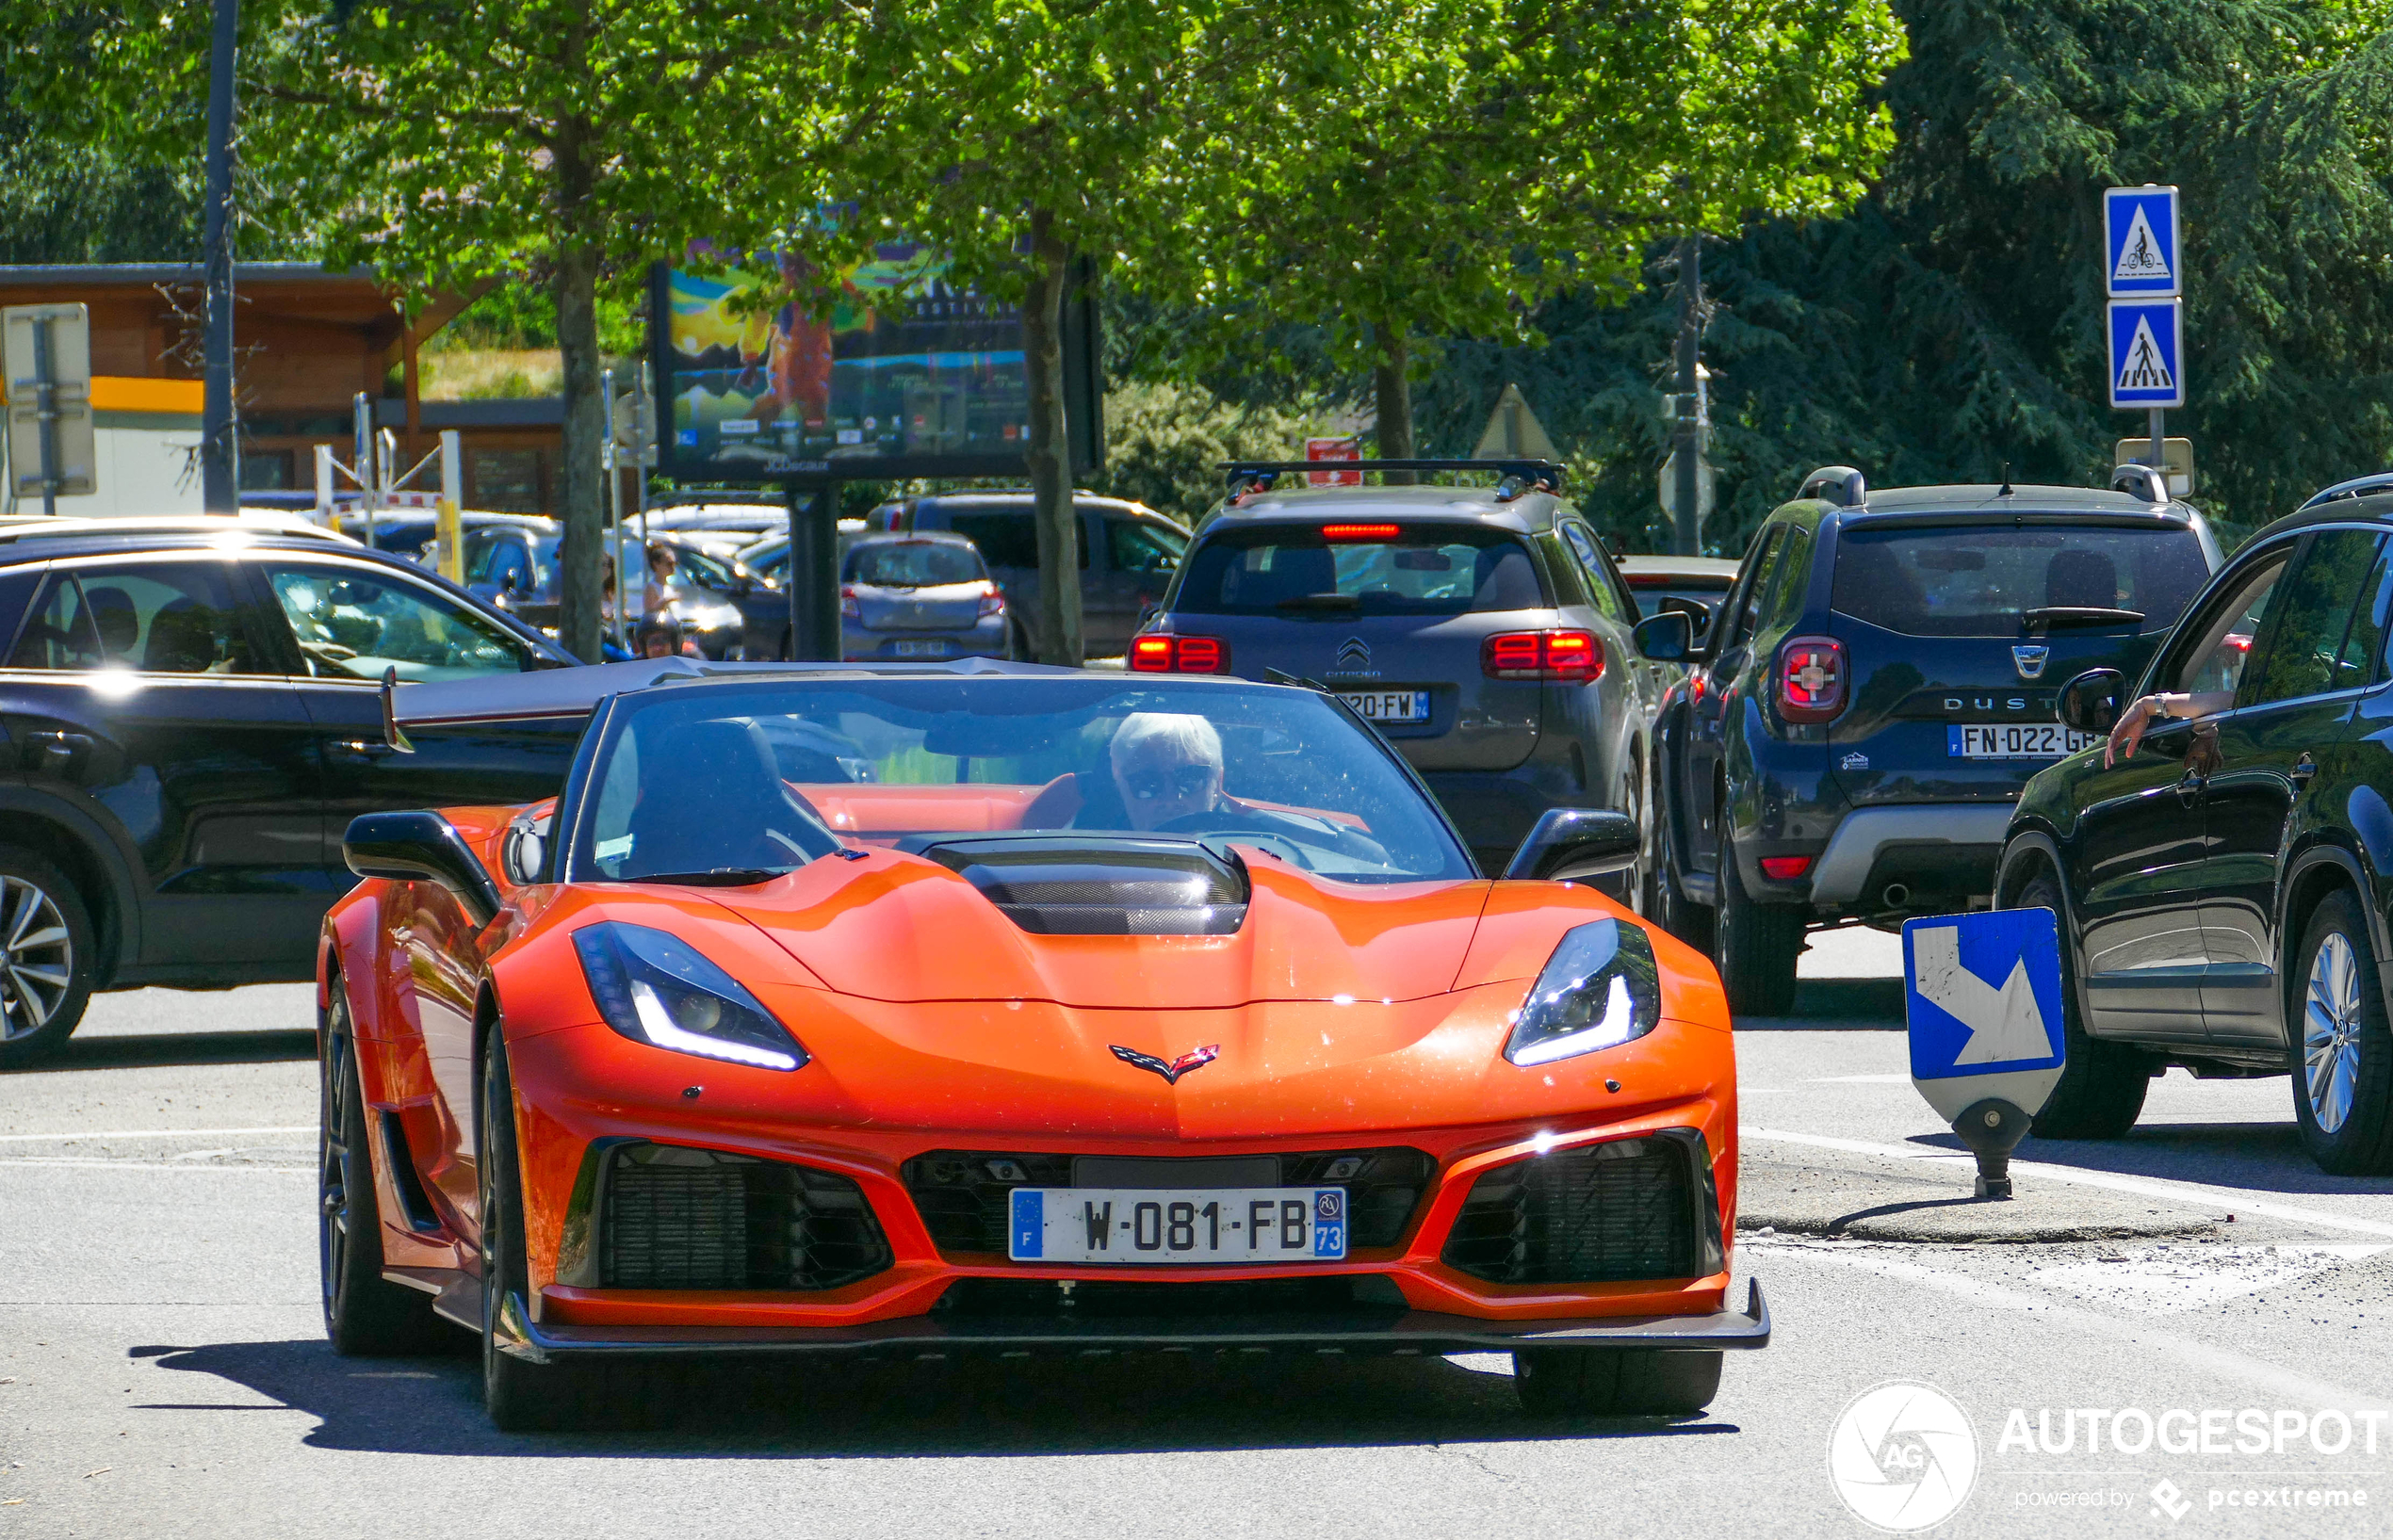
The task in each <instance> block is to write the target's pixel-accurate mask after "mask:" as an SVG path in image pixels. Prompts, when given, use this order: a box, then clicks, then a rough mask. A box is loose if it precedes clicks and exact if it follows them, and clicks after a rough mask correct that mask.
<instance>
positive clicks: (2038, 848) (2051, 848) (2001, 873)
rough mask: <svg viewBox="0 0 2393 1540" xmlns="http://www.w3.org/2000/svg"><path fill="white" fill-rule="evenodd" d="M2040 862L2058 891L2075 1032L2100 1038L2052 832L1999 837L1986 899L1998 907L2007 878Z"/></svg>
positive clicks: (2062, 860) (2065, 871) (2073, 901)
mask: <svg viewBox="0 0 2393 1540" xmlns="http://www.w3.org/2000/svg"><path fill="white" fill-rule="evenodd" d="M2033 859H2042V860H2043V861H2045V862H2047V863H2049V864H2050V865H2051V867H2052V870H2053V882H2054V883H2055V885H2057V886H2058V887H2059V889H2060V913H2059V915H2057V916H2054V917H2055V918H2056V919H2057V920H2059V925H2060V945H2061V947H2062V948H2064V950H2065V952H2066V954H2067V956H2068V959H2069V989H2070V993H2071V994H2073V995H2075V996H2076V997H2077V1023H2078V1028H2079V1029H2080V1030H2082V1031H2083V1032H2084V1033H2085V1034H2086V1035H2087V1036H2088V1037H2092V1038H2097V1039H2098V1038H2100V1037H2101V1035H2102V1034H2100V1033H2099V1032H2096V1031H2095V1030H2094V1029H2093V1012H2092V1007H2091V1006H2090V1004H2089V1003H2088V1001H2087V998H2086V956H2085V947H2084V945H2083V944H2082V942H2081V941H2080V939H2079V937H2078V934H2077V921H2076V906H2077V898H2076V894H2074V893H2072V892H2071V891H2070V889H2069V862H2068V859H2067V858H2066V857H2065V856H2063V855H2062V854H2061V852H2060V841H2059V839H2057V838H2055V837H2054V836H2053V835H2052V832H2051V831H2050V830H2048V829H2045V828H2043V827H2041V826H2039V825H2036V824H2029V825H2027V826H2026V827H2024V828H2013V829H2012V830H2010V833H2008V834H2006V835H2004V836H2003V842H2002V856H2001V858H2000V859H1999V860H1997V861H1996V862H1995V863H1994V891H1993V892H1992V894H1991V895H1990V897H1991V898H1992V899H1993V900H1994V905H1995V907H1997V908H1999V907H2001V905H2002V894H2003V889H2004V888H2005V887H2007V886H2009V885H2010V878H2011V874H2012V871H2013V869H2014V868H2016V867H2018V866H2019V865H2020V864H2021V863H2022V862H2023V861H2026V860H2033Z"/></svg>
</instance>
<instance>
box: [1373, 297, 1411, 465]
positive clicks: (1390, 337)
mask: <svg viewBox="0 0 2393 1540" xmlns="http://www.w3.org/2000/svg"><path fill="white" fill-rule="evenodd" d="M1411 362H1412V349H1411V347H1410V345H1409V343H1408V340H1407V338H1406V336H1405V329H1404V328H1403V326H1401V325H1399V324H1393V323H1390V322H1384V321H1383V322H1381V323H1380V326H1379V360H1378V363H1377V364H1376V365H1375V366H1374V368H1373V370H1372V374H1373V383H1374V385H1375V386H1376V395H1377V397H1378V400H1377V406H1378V410H1379V430H1378V437H1379V458H1380V459H1382V460H1410V459H1412V458H1413V450H1412V380H1411V378H1410V375H1409V372H1408V368H1409V365H1410V364H1411ZM1385 480H1386V482H1387V484H1388V485H1389V486H1410V485H1411V484H1412V481H1413V476H1412V473H1411V472H1409V471H1393V472H1391V473H1389V475H1388V476H1387V477H1386V478H1385Z"/></svg>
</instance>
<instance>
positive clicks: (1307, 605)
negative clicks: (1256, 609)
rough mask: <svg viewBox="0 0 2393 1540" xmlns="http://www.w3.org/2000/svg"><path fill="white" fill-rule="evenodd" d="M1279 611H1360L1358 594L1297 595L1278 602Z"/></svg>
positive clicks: (1360, 597) (1360, 599)
mask: <svg viewBox="0 0 2393 1540" xmlns="http://www.w3.org/2000/svg"><path fill="white" fill-rule="evenodd" d="M1278 608H1281V609H1360V608H1362V596H1361V595H1360V594H1359V593H1298V594H1295V595H1293V596H1292V597H1289V598H1285V599H1282V600H1280V601H1279V604H1278Z"/></svg>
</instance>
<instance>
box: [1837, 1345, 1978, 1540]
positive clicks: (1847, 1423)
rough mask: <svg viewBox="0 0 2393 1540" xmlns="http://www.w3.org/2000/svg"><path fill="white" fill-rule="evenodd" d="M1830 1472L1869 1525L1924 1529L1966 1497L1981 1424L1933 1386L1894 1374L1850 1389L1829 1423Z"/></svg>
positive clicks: (1847, 1501) (1972, 1477) (1903, 1530)
mask: <svg viewBox="0 0 2393 1540" xmlns="http://www.w3.org/2000/svg"><path fill="white" fill-rule="evenodd" d="M1828 1479H1829V1482H1830V1483H1831V1485H1833V1486H1834V1487H1835V1488H1836V1495H1837V1496H1838V1497H1840V1498H1842V1499H1845V1506H1846V1507H1848V1508H1849V1509H1851V1510H1852V1511H1853V1516H1854V1517H1856V1518H1858V1519H1860V1520H1861V1521H1862V1522H1863V1523H1864V1524H1867V1525H1869V1526H1870V1527H1871V1528H1873V1529H1878V1530H1883V1531H1885V1532H1888V1533H1889V1534H1909V1533H1911V1532H1913V1531H1916V1530H1925V1529H1929V1528H1930V1527H1932V1526H1934V1525H1937V1524H1941V1523H1943V1522H1944V1521H1945V1519H1947V1518H1950V1517H1951V1516H1953V1515H1954V1514H1955V1513H1957V1512H1959V1511H1960V1509H1961V1505H1962V1503H1964V1502H1966V1501H1968V1500H1969V1492H1970V1488H1971V1487H1972V1486H1974V1485H1975V1484H1976V1483H1977V1481H1978V1431H1977V1429H1975V1428H1973V1427H1972V1426H1970V1422H1969V1417H1968V1414H1966V1413H1964V1412H1963V1411H1962V1409H1961V1408H1960V1407H1959V1406H1957V1405H1955V1404H1954V1403H1953V1401H1952V1398H1951V1397H1949V1396H1947V1395H1945V1393H1944V1392H1943V1391H1941V1390H1939V1389H1937V1388H1936V1387H1935V1386H1929V1385H1921V1384H1919V1383H1917V1382H1916V1381H1912V1380H1892V1381H1889V1382H1888V1383H1886V1384H1884V1385H1880V1386H1873V1387H1871V1388H1870V1389H1867V1390H1864V1391H1863V1392H1862V1393H1861V1394H1860V1395H1858V1396H1855V1397H1854V1398H1853V1399H1852V1400H1851V1401H1850V1402H1848V1403H1847V1404H1846V1407H1845V1410H1844V1412H1843V1413H1842V1414H1841V1415H1839V1416H1838V1418H1836V1425H1835V1426H1834V1427H1833V1428H1831V1429H1830V1430H1829V1435H1828Z"/></svg>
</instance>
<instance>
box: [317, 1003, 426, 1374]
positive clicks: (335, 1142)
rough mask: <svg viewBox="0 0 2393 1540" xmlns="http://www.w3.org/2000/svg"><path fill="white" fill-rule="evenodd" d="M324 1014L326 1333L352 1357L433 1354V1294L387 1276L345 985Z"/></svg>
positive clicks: (321, 1239)
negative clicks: (398, 1282) (418, 1290)
mask: <svg viewBox="0 0 2393 1540" xmlns="http://www.w3.org/2000/svg"><path fill="white" fill-rule="evenodd" d="M332 996H333V1000H332V1004H331V1006H330V1007H329V1008H328V1009H327V1010H326V1011H325V1013H324V1027H323V1047H322V1050H321V1052H320V1054H319V1056H318V1060H317V1106H318V1108H319V1109H320V1110H321V1112H322V1122H321V1127H319V1128H318V1130H317V1146H316V1147H317V1181H316V1198H317V1202H316V1227H317V1262H318V1263H319V1265H320V1270H321V1272H322V1274H323V1291H324V1335H325V1337H327V1338H328V1339H330V1340H331V1342H332V1344H333V1351H334V1353H337V1354H341V1355H343V1356H344V1357H372V1356H378V1355H382V1354H403V1353H430V1352H432V1351H434V1350H436V1349H438V1348H439V1347H441V1346H442V1345H443V1341H442V1339H443V1338H444V1337H447V1336H448V1327H447V1326H445V1325H443V1324H442V1322H441V1321H440V1318H439V1317H437V1316H435V1315H433V1314H432V1308H431V1304H432V1302H431V1298H430V1296H428V1295H425V1294H420V1293H418V1292H416V1291H415V1289H408V1288H406V1287H404V1286H402V1285H399V1284H395V1283H390V1282H387V1281H385V1280H384V1279H383V1212H382V1203H381V1201H380V1200H379V1199H378V1198H377V1197H376V1196H375V1192H374V1161H373V1156H372V1154H371V1152H370V1150H369V1149H368V1146H367V1143H366V1141H367V1140H368V1139H369V1138H370V1137H371V1136H370V1135H369V1134H368V1133H367V1123H366V1087H365V1081H364V1079H363V1078H362V1077H361V1075H360V1072H359V1068H358V1063H357V1038H356V1035H355V1033H353V1032H352V1031H351V1030H350V1017H349V999H348V997H347V996H346V995H345V994H344V993H343V991H342V987H341V981H340V979H339V978H338V977H337V976H335V977H334V979H333V981H332Z"/></svg>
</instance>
